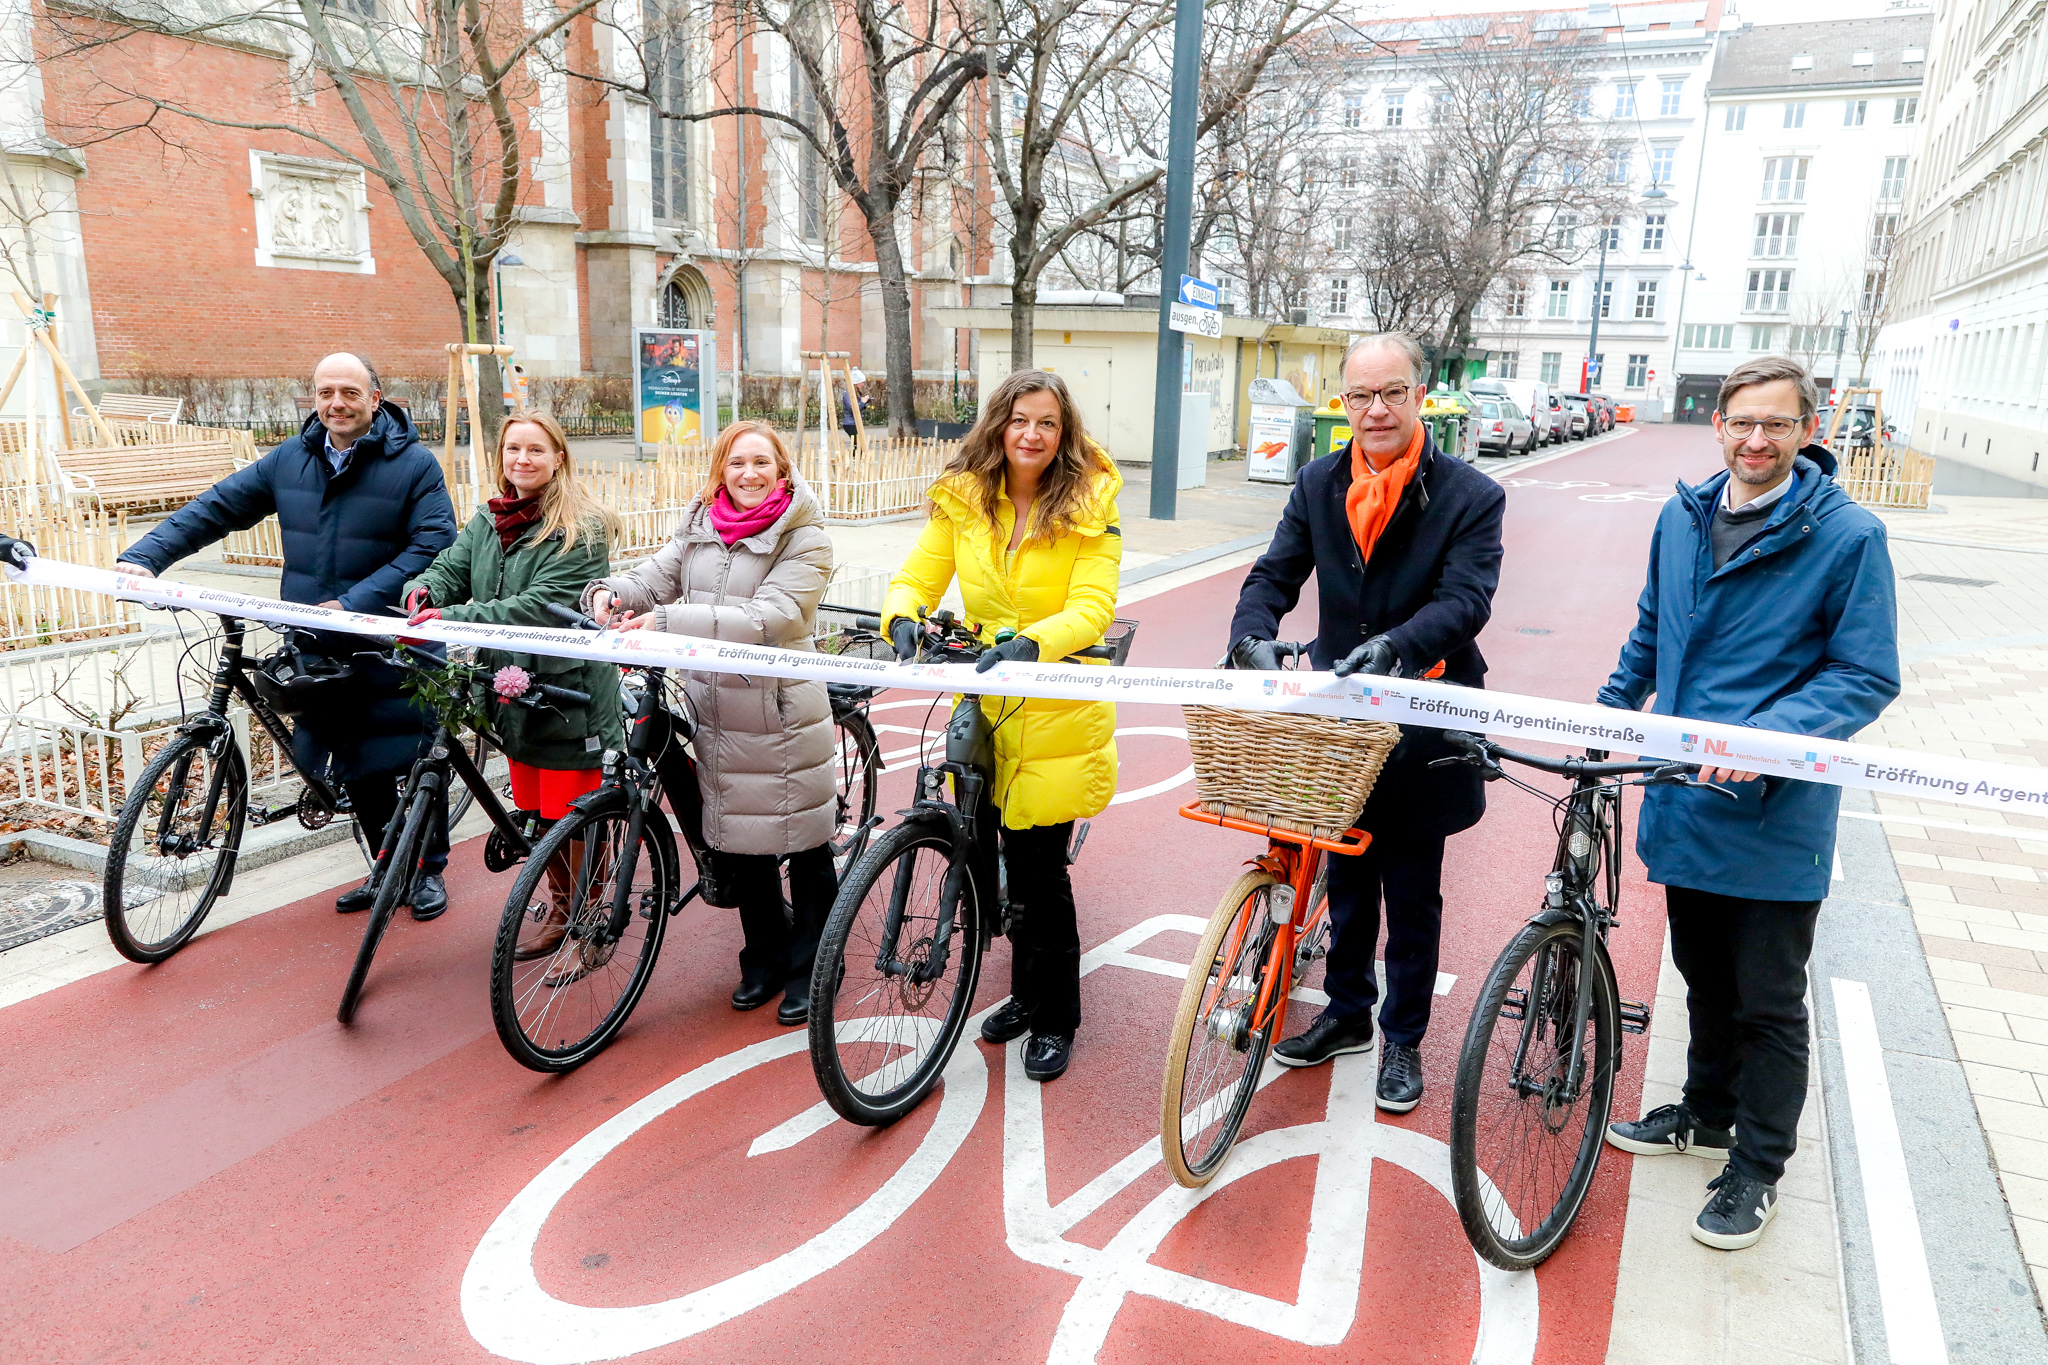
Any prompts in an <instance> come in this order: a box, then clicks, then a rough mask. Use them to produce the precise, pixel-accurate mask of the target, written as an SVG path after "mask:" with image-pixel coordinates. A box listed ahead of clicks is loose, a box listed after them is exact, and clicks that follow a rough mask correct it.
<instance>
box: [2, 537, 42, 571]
mask: <svg viewBox="0 0 2048 1365" xmlns="http://www.w3.org/2000/svg"><path fill="white" fill-rule="evenodd" d="M35 552H36V547H35V546H33V545H31V544H29V543H28V542H27V541H25V540H16V539H15V538H14V537H13V536H0V560H4V561H6V562H7V563H9V564H12V565H13V566H14V567H15V568H17V569H26V568H27V567H28V562H29V560H30V558H32V557H33V556H34V555H35Z"/></svg>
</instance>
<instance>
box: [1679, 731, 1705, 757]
mask: <svg viewBox="0 0 2048 1365" xmlns="http://www.w3.org/2000/svg"><path fill="white" fill-rule="evenodd" d="M1699 742H1700V737H1699V736H1698V735H1688V734H1683V733H1681V734H1680V735H1679V736H1678V748H1679V752H1681V753H1688V754H1689V753H1691V752H1692V751H1693V749H1694V748H1695V747H1697V746H1698V744H1699Z"/></svg>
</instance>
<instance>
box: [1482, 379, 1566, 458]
mask: <svg viewBox="0 0 2048 1365" xmlns="http://www.w3.org/2000/svg"><path fill="white" fill-rule="evenodd" d="M1470 388H1471V391H1472V392H1473V393H1500V394H1506V395H1507V396H1508V397H1509V398H1512V399H1514V400H1515V402H1516V403H1517V404H1518V405H1519V406H1520V407H1521V409H1522V411H1524V412H1526V413H1528V414H1529V420H1530V421H1531V422H1533V423H1535V425H1536V444H1537V445H1539V446H1547V445H1552V444H1555V443H1557V442H1559V441H1562V440H1564V438H1565V433H1564V432H1563V431H1560V430H1559V429H1558V427H1557V414H1556V413H1555V412H1553V411H1551V408H1550V385H1548V384H1546V383H1544V382H1543V381H1542V380H1540V379H1501V378H1499V377H1497V376H1495V375H1487V376H1486V377H1485V378H1483V379H1475V380H1473V381H1472V383H1471V385H1470Z"/></svg>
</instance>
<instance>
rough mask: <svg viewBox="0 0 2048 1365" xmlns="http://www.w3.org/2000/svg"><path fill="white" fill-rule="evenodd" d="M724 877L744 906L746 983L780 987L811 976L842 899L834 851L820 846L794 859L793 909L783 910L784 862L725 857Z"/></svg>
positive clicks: (742, 972) (743, 855)
mask: <svg viewBox="0 0 2048 1365" xmlns="http://www.w3.org/2000/svg"><path fill="white" fill-rule="evenodd" d="M716 857H717V859H718V873H719V877H720V879H721V880H724V881H725V882H726V883H727V885H729V886H730V887H731V888H732V890H733V892H734V895H735V899H737V900H738V901H739V905H740V931H741V932H742V933H743V934H745V935H746V944H745V946H743V947H742V948H741V949H740V980H741V981H744V982H746V983H747V984H748V985H752V986H757V985H762V984H767V985H770V986H780V985H782V984H783V983H784V982H787V981H794V980H795V979H796V978H797V977H800V976H808V975H809V974H810V970H811V963H812V961H813V960H814V959H816V957H817V956H818V936H819V935H820V934H822V933H823V932H824V930H825V920H826V918H827V917H828V916H829V915H830V914H831V913H832V901H833V899H834V898H835V897H836V896H838V894H839V872H838V870H837V869H836V868H834V867H833V865H832V846H831V845H830V844H819V845H818V846H817V847H816V848H807V849H805V850H804V851H803V852H801V853H792V854H790V855H789V909H788V913H786V914H785V913H784V910H783V904H782V874H781V872H780V871H779V870H778V869H777V863H778V862H779V861H780V860H779V859H777V858H776V857H775V856H774V855H772V854H767V853H719V854H717V855H716Z"/></svg>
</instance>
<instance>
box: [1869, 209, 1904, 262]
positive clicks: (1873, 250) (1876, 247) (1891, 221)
mask: <svg viewBox="0 0 2048 1365" xmlns="http://www.w3.org/2000/svg"><path fill="white" fill-rule="evenodd" d="M1898 235H1899V215H1898V214H1896V213H1879V214H1875V215H1873V216H1872V217H1871V220H1870V254H1871V255H1873V256H1884V255H1888V254H1889V253H1890V252H1891V249H1892V238H1894V237H1896V236H1898Z"/></svg>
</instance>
